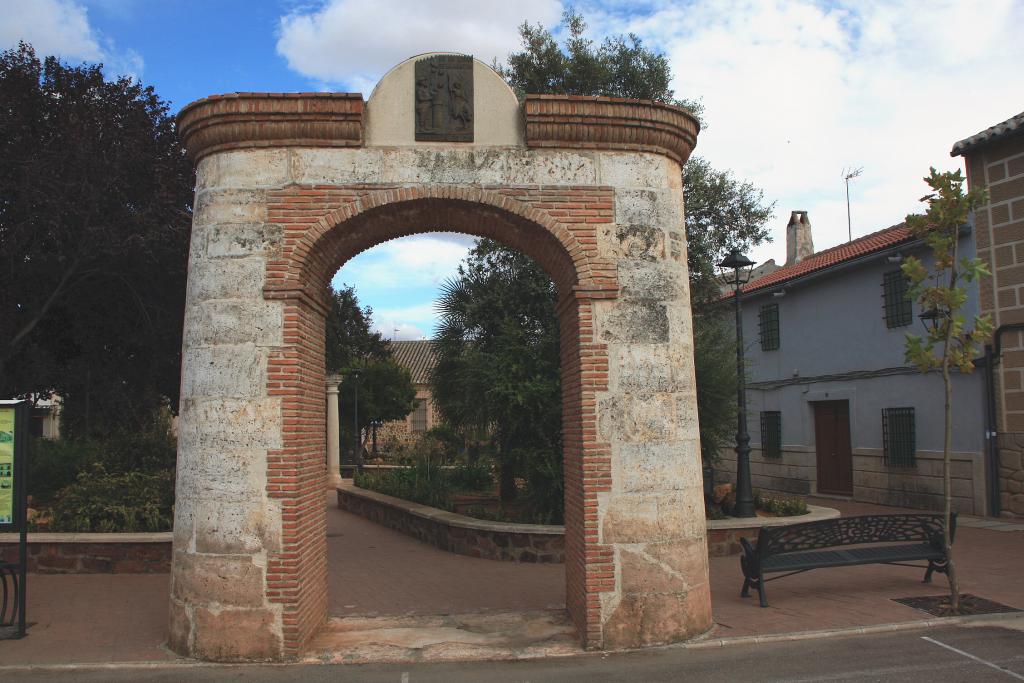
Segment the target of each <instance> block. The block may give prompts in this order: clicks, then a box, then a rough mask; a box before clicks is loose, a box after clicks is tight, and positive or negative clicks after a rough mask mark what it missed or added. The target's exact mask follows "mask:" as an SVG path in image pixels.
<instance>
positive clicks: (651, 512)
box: [170, 67, 711, 661]
mask: <svg viewBox="0 0 1024 683" xmlns="http://www.w3.org/2000/svg"><path fill="white" fill-rule="evenodd" d="M474 69H475V71H474V74H476V76H475V77H476V78H478V79H480V78H485V79H497V80H496V81H493V82H492V83H490V85H487V87H484V86H483V85H482V84H481V83H480V82H477V84H476V85H475V90H474V91H475V92H476V93H478V95H479V93H480V92H490V93H492V96H493V97H496V98H497V99H495V100H494V101H491V102H488V103H486V107H485V106H484V105H483V104H482V103H479V102H477V103H476V105H475V108H476V111H478V112H480V111H484V110H485V109H487V108H488V107H489V108H490V109H489V110H490V111H493V112H494V115H495V116H496V117H498V119H501V120H505V118H507V119H508V120H518V121H523V122H524V125H523V127H522V128H520V129H518V130H525V137H523V138H519V137H518V135H519V133H516V134H515V135H512V134H510V135H508V136H506V137H507V138H508V139H510V140H520V139H521V140H522V142H516V143H515V144H509V143H508V142H507V141H506V142H504V143H501V142H498V140H499V138H498V137H496V138H494V139H491V138H488V135H490V133H487V134H481V131H477V135H475V136H474V142H473V143H465V144H463V143H408V144H405V143H402V144H399V142H395V141H392V142H391V144H388V140H386V139H383V138H379V137H375V138H374V142H373V144H364V143H363V140H364V136H363V133H362V132H361V130H362V129H360V128H358V126H359V125H362V123H361V122H362V118H361V117H362V113H363V109H362V108H361V107H360V106H358V103H357V102H356V101H355V99H354V98H353V96H351V95H337V96H323V95H315V96H310V97H309V98H308V99H305V100H304V99H303V96H301V95H300V96H271V95H253V96H251V97H250V96H246V95H232V96H226V97H223V98H216V97H215V98H207V99H206V100H201V101H200V102H198V103H195V104H193V105H190V106H189V107H186V108H185V110H183V112H182V113H181V115H180V117H179V127H180V131H181V134H182V136H183V139H184V140H185V143H186V146H187V148H188V149H189V152H190V154H191V155H192V157H193V158H194V159H197V160H198V165H197V194H196V202H195V204H196V210H195V218H194V226H193V232H192V246H191V252H190V262H189V287H188V298H187V302H186V306H187V310H186V333H185V340H184V348H183V368H182V399H181V421H180V434H181V437H180V439H179V452H178V477H179V479H178V500H177V505H176V509H175V515H176V516H175V536H174V558H173V565H172V595H171V640H170V644H171V647H172V648H173V649H174V650H176V651H177V652H180V653H182V654H186V655H190V656H193V657H198V658H202V659H211V660H219V661H254V660H282V659H289V658H294V657H296V656H298V654H299V653H300V652H301V650H302V648H303V647H304V646H305V645H306V644H307V643H308V642H309V641H310V639H311V638H312V636H313V635H314V633H315V632H316V631H317V630H318V629H320V628H321V627H322V626H323V625H324V623H325V621H326V609H327V580H326V578H327V570H328V568H327V566H326V526H325V520H326V518H325V509H324V504H323V492H324V490H325V487H326V481H327V467H326V462H327V457H326V439H325V433H326V428H325V424H326V414H325V405H324V403H325V398H324V390H323V387H324V318H325V315H326V312H327V300H326V296H325V292H326V285H327V283H328V282H329V280H330V278H331V277H332V276H333V274H334V273H335V271H336V270H337V269H338V268H339V267H340V266H341V265H343V264H344V263H345V262H346V261H347V260H348V259H350V258H351V257H352V256H354V255H356V254H358V253H360V252H361V251H364V250H366V249H369V248H371V247H373V246H375V245H377V244H380V243H382V242H384V241H387V240H390V239H395V238H397V237H402V236H405V235H411V234H415V233H419V232H427V231H438V230H442V231H453V232H462V233H467V234H471V235H477V236H482V237H490V238H493V239H495V240H498V241H500V242H502V243H504V244H506V245H508V246H511V247H513V248H515V249H518V250H520V251H522V252H524V253H526V254H527V255H529V256H531V257H532V258H534V259H535V260H536V261H537V262H538V263H539V264H540V265H542V266H543V267H544V268H545V270H546V271H547V272H548V274H549V275H550V276H551V277H552V280H553V281H554V282H555V285H556V287H557V289H558V293H559V301H558V305H557V309H556V310H557V314H558V316H559V320H560V329H561V353H562V359H561V361H562V362H561V372H562V391H563V415H562V423H563V445H564V467H565V470H564V477H565V492H566V495H565V497H566V510H565V519H566V524H565V549H564V554H565V567H566V587H567V591H566V595H567V598H566V602H567V608H568V611H569V614H570V616H571V618H572V620H573V623H574V624H575V625H576V628H577V630H578V632H579V635H580V638H581V640H582V641H583V642H584V643H585V644H586V645H587V646H588V647H594V648H621V647H637V646H642V645H650V644H658V643H669V642H676V641H680V640H685V639H687V638H690V637H693V636H695V635H698V634H700V633H703V632H704V631H706V630H707V629H708V628H709V627H710V625H711V611H710V591H709V584H708V576H707V548H706V544H705V529H704V518H703V500H702V495H701V476H700V466H699V452H700V449H699V443H698V436H697V434H698V431H697V426H696V395H695V389H694V381H693V359H692V349H693V344H692V330H691V319H690V310H689V292H688V289H687V283H688V279H687V272H686V243H685V236H684V233H683V198H682V189H681V170H680V165H679V164H680V163H681V162H683V161H685V158H686V156H688V154H689V152H690V150H691V149H692V146H693V141H694V140H695V137H696V132H697V126H696V122H695V121H694V120H693V119H692V117H690V116H689V115H688V114H686V113H685V112H683V111H682V110H679V109H676V108H674V107H669V106H666V105H661V104H656V103H649V102H647V103H640V102H634V101H619V100H610V99H607V98H604V99H602V98H540V99H535V100H532V104H528V107H530V109H529V114H528V117H533V118H532V119H531V118H527V119H526V120H525V121H524V113H523V108H522V106H521V105H520V103H519V102H518V101H517V100H516V98H515V96H514V94H513V93H512V92H511V91H510V90H508V88H507V87H506V86H505V85H504V84H503V83H501V82H500V78H499V77H498V76H497V75H496V74H494V73H493V72H491V71H489V70H487V69H484V70H480V69H476V67H474ZM411 73H412V70H411V69H403V68H399V69H395V70H393V71H392V72H391V73H390V74H389V76H388V77H387V78H386V79H385V81H384V82H382V84H381V87H380V88H378V90H377V91H375V92H377V93H391V94H392V95H395V94H396V93H398V94H401V93H403V92H405V90H404V88H405V87H406V86H408V88H409V91H408V92H409V93H411V92H412V89H411V88H412V86H413V84H412V81H411V78H412V76H411ZM481 74H483V75H482V76H481ZM403 78H409V79H410V80H409V82H408V83H407V84H405V85H402V84H398V85H397V86H396V84H395V83H388V82H387V79H403ZM385 85H387V86H388V87H384V86H385ZM392 86H395V87H392ZM499 86H500V87H499ZM494 93H498V94H497V95H493V94H494ZM390 96H391V95H389V97H390ZM325 97H326V99H325ZM331 97H335V98H336V99H335V100H332V99H331ZM376 97H377V95H375V96H374V97H372V98H371V100H370V101H369V102H368V103H366V109H367V110H368V111H371V112H372V118H373V120H374V122H375V123H374V125H375V126H377V127H378V128H377V129H378V131H387V130H391V129H395V130H397V129H398V128H399V127H400V126H399V125H398V124H397V123H396V124H395V125H391V124H389V123H388V121H387V117H388V116H391V115H392V114H391V113H389V112H390V110H389V106H390V105H388V101H386V100H377V99H375V98H376ZM381 97H382V96H381ZM395 97H396V98H397V99H396V100H395V101H399V100H400V99H401V98H400V97H398V96H397V95H395ZM359 102H361V99H360V100H359ZM395 115H396V116H397V114H395ZM402 115H403V116H404V114H402ZM531 120H532V121H536V122H542V124H543V125H540V127H536V126H535V127H531V125H526V123H527V122H528V121H531ZM392 123H394V122H392ZM353 125H356V127H355V128H353V127H352V126H353ZM484 132H485V133H486V131H484ZM375 135H376V134H375ZM500 139H502V140H504V139H505V138H500Z"/></svg>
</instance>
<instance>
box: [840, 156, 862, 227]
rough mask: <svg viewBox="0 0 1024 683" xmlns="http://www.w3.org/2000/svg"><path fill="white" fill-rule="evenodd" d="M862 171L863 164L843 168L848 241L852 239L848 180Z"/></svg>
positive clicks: (857, 176) (856, 176)
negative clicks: (857, 166) (856, 166)
mask: <svg viewBox="0 0 1024 683" xmlns="http://www.w3.org/2000/svg"><path fill="white" fill-rule="evenodd" d="M863 172H864V167H863V166H861V167H859V168H852V167H847V168H846V169H844V170H843V180H844V181H846V236H847V237H848V238H849V239H848V240H847V241H848V242H852V241H853V223H852V221H851V220H850V181H851V180H852V179H854V178H859V177H860V174H861V173H863Z"/></svg>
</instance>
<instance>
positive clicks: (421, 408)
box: [412, 398, 427, 434]
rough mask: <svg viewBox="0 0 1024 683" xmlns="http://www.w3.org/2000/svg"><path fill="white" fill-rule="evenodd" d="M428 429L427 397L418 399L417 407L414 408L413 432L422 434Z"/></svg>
mask: <svg viewBox="0 0 1024 683" xmlns="http://www.w3.org/2000/svg"><path fill="white" fill-rule="evenodd" d="M425 431H427V399H425V398H418V399H416V407H415V408H413V410H412V432H413V434H422V433H423V432H425Z"/></svg>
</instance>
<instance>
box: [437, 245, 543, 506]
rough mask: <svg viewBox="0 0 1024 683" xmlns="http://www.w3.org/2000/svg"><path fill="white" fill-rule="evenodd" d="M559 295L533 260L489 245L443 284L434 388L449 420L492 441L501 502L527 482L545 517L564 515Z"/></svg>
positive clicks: (476, 251) (479, 248)
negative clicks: (522, 479) (556, 310)
mask: <svg viewBox="0 0 1024 683" xmlns="http://www.w3.org/2000/svg"><path fill="white" fill-rule="evenodd" d="M555 298H556V292H555V287H554V285H553V284H552V282H551V278H550V277H548V275H547V274H546V273H545V272H544V270H543V269H541V268H540V266H538V265H537V264H536V263H535V262H534V261H533V260H532V259H530V258H529V257H527V256H525V255H523V254H521V253H519V252H517V251H514V250H512V249H509V248H507V247H504V246H502V245H500V244H498V243H496V242H494V241H492V240H487V239H481V240H479V241H478V242H477V244H476V246H475V247H474V248H473V250H472V251H471V252H470V254H469V256H468V257H467V258H466V261H465V262H464V263H463V264H462V265H460V266H459V271H458V276H457V277H456V278H454V279H451V280H449V281H447V282H446V283H444V285H443V286H442V290H441V297H440V300H439V302H438V309H439V310H440V312H441V320H440V322H439V325H438V330H437V334H436V336H435V344H436V347H435V348H436V353H437V364H436V366H435V367H434V370H433V373H432V376H431V384H432V387H433V395H434V401H435V404H436V405H437V407H438V409H439V411H440V413H441V415H442V417H443V419H444V420H445V421H447V422H448V423H449V424H450V425H452V426H453V427H456V428H458V429H463V430H468V431H472V432H477V433H489V434H491V436H492V440H491V443H492V446H493V452H494V454H495V457H496V459H497V462H498V466H499V473H500V475H499V492H500V496H501V500H502V501H503V502H508V501H510V500H512V499H513V498H514V497H515V495H516V488H515V482H514V479H515V477H517V476H522V477H525V478H526V480H527V488H528V490H529V492H530V493H531V494H532V495H533V497H534V503H535V506H536V507H537V508H539V509H538V512H540V513H541V514H544V515H546V516H549V517H552V518H558V519H560V518H561V515H562V507H563V503H562V493H561V487H562V469H561V415H562V412H561V382H560V376H559V353H558V320H557V319H556V317H555V313H554V304H555Z"/></svg>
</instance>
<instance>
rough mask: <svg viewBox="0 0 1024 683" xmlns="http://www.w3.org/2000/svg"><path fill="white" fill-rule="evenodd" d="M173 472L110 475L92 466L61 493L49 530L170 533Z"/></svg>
mask: <svg viewBox="0 0 1024 683" xmlns="http://www.w3.org/2000/svg"><path fill="white" fill-rule="evenodd" d="M173 508H174V473H173V472H172V471H170V470H162V471H156V472H152V473H146V472H109V471H108V470H106V469H105V468H104V467H103V466H102V465H99V464H94V465H92V466H91V467H90V468H89V469H87V470H85V471H83V472H81V473H80V474H79V475H78V481H77V482H76V483H74V484H72V485H71V486H68V487H67V488H65V489H64V490H62V491H61V492H60V495H59V496H58V499H57V503H56V504H55V505H54V506H53V509H52V515H53V516H52V520H51V522H50V530H51V531H70V532H90V531H92V532H108V533H109V532H132V531H136V532H138V531H170V529H171V526H172V523H173Z"/></svg>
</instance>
